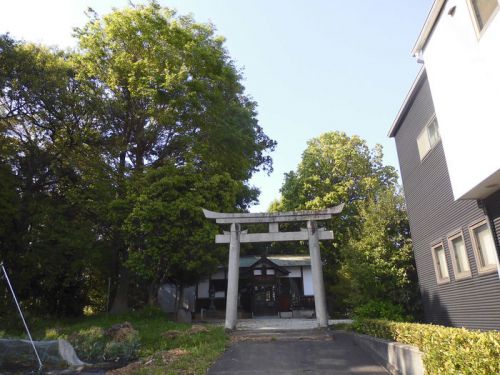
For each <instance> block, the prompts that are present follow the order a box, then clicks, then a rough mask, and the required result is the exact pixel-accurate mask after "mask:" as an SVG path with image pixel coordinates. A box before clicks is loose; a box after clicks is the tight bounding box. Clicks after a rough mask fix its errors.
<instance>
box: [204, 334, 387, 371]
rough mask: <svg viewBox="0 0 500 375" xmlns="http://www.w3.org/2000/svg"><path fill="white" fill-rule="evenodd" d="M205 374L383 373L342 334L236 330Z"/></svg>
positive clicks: (378, 366)
mask: <svg viewBox="0 0 500 375" xmlns="http://www.w3.org/2000/svg"><path fill="white" fill-rule="evenodd" d="M231 341H232V345H231V346H230V347H229V349H228V350H227V351H226V352H225V353H224V354H223V355H222V356H221V357H220V358H219V359H218V360H217V362H215V364H214V365H213V366H212V367H211V368H210V369H209V371H208V374H209V375H228V374H235V375H257V374H258V375H263V374H277V375H282V374H319V375H322V374H336V375H347V374H356V375H369V374H370V375H372V374H373V375H379V374H380V375H387V374H389V373H388V372H387V371H386V370H385V369H384V367H382V366H380V365H379V364H377V363H376V362H375V361H374V360H373V359H372V358H371V357H370V355H368V354H367V353H365V352H364V351H363V350H362V349H361V348H360V347H359V346H357V345H356V344H355V343H354V342H353V341H352V339H351V337H350V336H348V335H347V334H345V333H342V332H335V331H333V333H332V332H330V331H325V330H320V329H315V330H307V331H306V330H302V331H281V332H278V331H276V332H270V331H268V332H265V333H263V332H256V331H252V332H248V331H247V332H238V331H236V332H235V333H233V335H232V337H231Z"/></svg>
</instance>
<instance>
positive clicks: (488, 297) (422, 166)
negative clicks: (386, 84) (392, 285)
mask: <svg viewBox="0 0 500 375" xmlns="http://www.w3.org/2000/svg"><path fill="white" fill-rule="evenodd" d="M457 131H460V129H457ZM389 136H391V137H394V138H395V141H396V146H397V152H398V157H399V163H400V169H401V177H402V181H403V187H404V193H405V198H406V205H407V210H408V216H409V222H410V229H411V236H412V239H413V247H414V253H415V259H416V265H417V271H418V277H419V283H420V288H421V293H422V297H423V304H424V312H425V319H426V321H427V322H430V323H436V324H443V325H448V326H455V327H467V328H476V329H495V330H499V329H500V278H499V276H500V274H499V268H498V251H499V250H498V249H499V245H498V244H499V242H500V190H497V191H496V192H494V193H493V194H491V195H490V196H488V197H486V198H485V199H480V200H478V199H473V200H471V199H464V200H456V199H455V198H454V195H453V190H452V184H451V181H450V175H449V170H448V166H447V161H446V154H445V149H444V148H443V143H442V142H441V136H440V134H439V117H436V114H435V109H434V103H433V100H432V95H431V89H430V87H429V81H428V78H427V73H426V71H425V69H422V70H421V72H420V73H419V75H418V77H417V79H416V80H415V82H414V84H413V87H412V88H411V90H410V92H409V94H408V96H407V98H406V100H405V102H404V104H403V106H402V108H401V110H400V112H399V114H398V116H397V118H396V120H395V122H394V124H393V126H392V128H391V130H390V133H389ZM499 160H500V157H499Z"/></svg>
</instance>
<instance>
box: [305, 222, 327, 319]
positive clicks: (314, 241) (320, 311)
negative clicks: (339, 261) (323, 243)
mask: <svg viewBox="0 0 500 375" xmlns="http://www.w3.org/2000/svg"><path fill="white" fill-rule="evenodd" d="M307 232H308V236H309V254H310V256H311V272H312V277H313V290H314V308H315V310H316V319H317V320H318V324H319V326H320V327H327V326H328V314H327V312H326V298H325V282H324V280H323V265H322V262H321V253H320V249H319V236H318V224H317V223H316V222H315V221H311V220H309V221H308V222H307Z"/></svg>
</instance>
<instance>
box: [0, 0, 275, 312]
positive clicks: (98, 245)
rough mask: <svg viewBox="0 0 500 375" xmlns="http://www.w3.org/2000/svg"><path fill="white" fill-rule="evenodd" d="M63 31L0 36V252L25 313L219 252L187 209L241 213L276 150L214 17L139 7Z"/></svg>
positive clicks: (209, 260)
mask: <svg viewBox="0 0 500 375" xmlns="http://www.w3.org/2000/svg"><path fill="white" fill-rule="evenodd" d="M75 36H76V38H77V40H78V45H77V48H76V49H75V50H74V51H67V52H63V51H59V50H57V49H55V48H47V47H44V46H38V45H32V44H29V43H25V42H21V41H16V40H13V39H12V38H11V37H10V36H8V35H2V36H0V90H1V91H0V177H1V178H0V197H1V198H2V200H1V202H0V213H2V216H1V219H0V251H1V258H2V259H3V260H4V261H5V263H6V265H7V267H8V268H9V269H10V270H12V275H13V276H12V278H13V280H14V282H15V284H16V286H17V289H18V292H19V295H20V297H21V298H22V299H23V300H24V301H26V306H27V307H28V309H31V310H32V311H41V312H48V313H55V314H65V315H68V314H69V315H78V314H81V313H82V311H83V307H84V306H86V305H90V306H93V308H95V309H104V308H106V307H105V304H106V299H107V298H108V296H107V291H106V289H107V284H108V280H109V281H111V291H112V293H111V294H112V299H113V301H112V303H111V306H112V308H113V309H114V310H115V311H120V310H124V309H126V308H127V306H128V303H129V302H131V303H132V304H141V303H145V301H146V299H147V298H148V295H149V297H151V295H154V292H155V291H154V288H155V287H157V286H158V283H159V282H161V281H164V280H166V279H168V278H171V279H175V280H177V281H179V282H180V283H184V282H192V281H194V280H195V279H196V278H197V277H199V276H200V274H202V273H204V272H206V271H207V269H208V268H210V267H213V266H214V265H215V264H216V263H218V262H220V261H221V260H222V259H221V258H220V257H222V256H223V254H221V253H220V252H217V251H213V250H214V249H213V248H214V245H213V243H212V242H213V238H212V236H213V233H214V230H215V226H214V225H213V224H210V223H206V222H205V221H202V220H201V219H200V218H201V215H202V212H201V210H200V207H201V206H205V207H210V208H212V209H214V210H245V209H246V208H248V207H249V205H251V204H252V203H253V202H255V201H256V199H257V195H258V190H257V189H255V188H253V187H251V186H250V185H249V184H248V181H249V178H250V177H251V176H252V174H253V173H254V172H256V171H258V170H267V171H271V170H272V161H271V158H270V156H269V155H268V152H270V151H272V150H273V149H274V147H275V142H274V141H273V140H271V139H269V137H268V136H267V135H266V134H265V133H264V131H263V129H262V128H261V126H260V125H259V123H258V121H257V117H256V103H255V102H254V101H253V100H252V99H251V98H249V97H248V96H247V95H246V94H245V90H244V87H243V85H242V84H241V81H242V75H241V72H240V71H238V69H237V68H236V67H235V65H234V63H233V62H232V61H231V59H230V57H229V55H228V54H227V51H226V50H225V48H224V39H223V38H222V37H219V36H216V34H215V28H214V27H213V26H212V25H207V24H199V23H196V22H195V21H194V20H193V19H192V18H191V17H187V16H178V15H177V14H176V13H175V12H174V11H172V10H170V9H167V8H163V7H161V6H159V5H158V4H157V3H156V2H151V3H150V4H148V5H141V6H130V7H128V8H125V9H123V10H115V11H113V12H112V13H110V14H108V15H105V16H103V17H100V16H98V15H97V14H95V13H94V12H93V11H91V10H89V21H88V23H87V24H86V25H85V26H83V27H82V28H80V29H76V31H75ZM159 219H161V222H158V220H159ZM152 265H154V267H153V266H152ZM130 288H132V289H130ZM148 292H149V293H148ZM129 297H130V298H131V299H132V300H131V301H129ZM2 298H3V299H2V306H3V307H5V306H7V303H8V302H7V297H6V296H5V295H4V296H2Z"/></svg>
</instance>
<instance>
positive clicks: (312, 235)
mask: <svg viewBox="0 0 500 375" xmlns="http://www.w3.org/2000/svg"><path fill="white" fill-rule="evenodd" d="M343 207H344V205H343V204H340V205H338V206H335V207H331V208H327V209H324V210H319V211H290V212H273V213H221V212H213V211H208V210H205V209H203V213H204V214H205V217H206V218H208V219H215V221H216V223H217V224H231V231H230V232H229V233H228V232H224V234H218V235H217V236H216V237H215V242H216V243H229V265H228V280H227V281H228V285H227V295H226V323H225V327H226V329H231V330H233V329H235V328H236V321H237V318H238V282H239V273H240V243H247V242H278V241H306V240H308V241H309V253H310V255H311V271H312V276H313V290H314V305H315V310H316V319H317V321H318V325H319V326H320V327H326V326H328V315H327V311H326V299H325V284H324V281H323V268H322V263H321V254H320V248H319V241H320V240H332V239H333V232H331V231H327V230H325V229H324V228H318V225H317V221H318V220H327V219H330V218H331V217H332V216H334V215H338V214H340V213H341V212H342V209H343ZM297 221H302V222H305V221H306V222H307V229H302V230H300V231H298V232H280V231H279V223H287V222H297ZM241 223H244V224H263V223H267V224H269V232H267V233H247V231H243V232H242V231H241V226H240V224H241Z"/></svg>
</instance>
